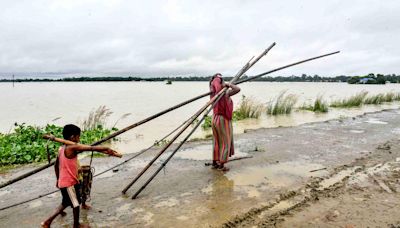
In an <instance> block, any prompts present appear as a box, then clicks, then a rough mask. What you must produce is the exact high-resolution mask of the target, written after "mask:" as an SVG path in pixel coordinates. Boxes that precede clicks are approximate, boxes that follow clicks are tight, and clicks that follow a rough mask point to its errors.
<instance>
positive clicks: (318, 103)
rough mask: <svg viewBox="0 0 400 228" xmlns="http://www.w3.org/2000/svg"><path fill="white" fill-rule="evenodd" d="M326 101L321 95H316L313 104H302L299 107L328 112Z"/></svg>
mask: <svg viewBox="0 0 400 228" xmlns="http://www.w3.org/2000/svg"><path fill="white" fill-rule="evenodd" d="M328 106H329V105H328V103H327V102H326V101H324V100H323V99H322V96H318V97H317V98H316V99H315V101H314V104H313V105H303V106H302V107H300V109H304V110H308V111H312V112H328V110H329V107H328Z"/></svg>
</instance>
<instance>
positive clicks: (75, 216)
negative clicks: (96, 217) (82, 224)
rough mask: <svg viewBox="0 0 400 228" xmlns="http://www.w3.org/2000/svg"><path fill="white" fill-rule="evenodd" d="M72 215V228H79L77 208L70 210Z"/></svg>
mask: <svg viewBox="0 0 400 228" xmlns="http://www.w3.org/2000/svg"><path fill="white" fill-rule="evenodd" d="M72 212H73V214H74V228H79V207H74V208H72Z"/></svg>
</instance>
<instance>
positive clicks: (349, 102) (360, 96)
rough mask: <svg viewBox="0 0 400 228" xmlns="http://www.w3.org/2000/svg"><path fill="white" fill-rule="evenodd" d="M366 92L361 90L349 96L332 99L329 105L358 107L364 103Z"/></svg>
mask: <svg viewBox="0 0 400 228" xmlns="http://www.w3.org/2000/svg"><path fill="white" fill-rule="evenodd" d="M367 94H368V92H367V91H362V92H360V93H357V94H355V95H353V96H351V97H349V98H345V99H340V100H336V101H333V102H332V103H331V105H330V106H331V107H334V108H351V107H360V106H361V105H362V104H364V100H365V98H366V96H367Z"/></svg>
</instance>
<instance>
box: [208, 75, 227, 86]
mask: <svg viewBox="0 0 400 228" xmlns="http://www.w3.org/2000/svg"><path fill="white" fill-rule="evenodd" d="M218 75H220V76H222V74H221V73H216V74H214V75H213V76H212V77H211V79H210V82H209V83H210V86H211V82H212V81H213V80H214V78H216V77H218ZM223 81H224V79H222V77H221V81H220V82H219V83H220V84H222V82H223Z"/></svg>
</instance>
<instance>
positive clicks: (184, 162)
mask: <svg viewBox="0 0 400 228" xmlns="http://www.w3.org/2000/svg"><path fill="white" fill-rule="evenodd" d="M399 113H400V112H399V110H387V111H383V112H377V113H370V114H365V115H362V116H359V117H355V118H348V119H339V120H331V121H325V122H319V123H310V124H304V125H301V126H298V127H280V128H273V129H257V130H248V131H246V133H244V134H240V135H237V136H236V137H235V146H236V149H237V154H236V156H237V157H242V156H249V155H251V156H252V158H249V159H242V160H238V161H233V162H232V163H229V164H228V167H229V168H230V169H231V170H230V171H229V172H226V173H224V172H221V171H218V170H213V169H211V168H210V167H209V166H204V163H205V162H209V158H210V157H211V143H210V141H207V140H206V141H197V142H191V143H188V144H186V145H185V146H184V148H183V149H182V150H181V151H180V152H178V153H177V155H176V156H175V157H174V159H172V160H171V161H170V162H169V163H168V165H167V166H166V168H164V170H163V171H162V172H161V173H160V174H159V175H158V176H157V177H156V178H155V179H154V180H153V182H151V184H150V185H149V186H148V187H147V188H146V189H145V190H144V191H143V192H142V193H141V194H140V195H139V197H138V198H137V199H135V200H132V199H131V198H130V196H132V195H133V194H134V193H135V192H136V190H138V189H139V187H140V186H141V184H142V183H144V181H145V180H146V178H148V177H149V176H150V174H151V172H152V171H154V170H155V168H157V167H158V166H160V165H161V163H160V162H158V163H156V165H155V167H153V168H151V169H150V172H149V173H146V174H145V175H144V176H143V178H141V179H140V181H139V182H138V183H136V184H135V185H134V186H133V187H132V188H131V189H130V190H129V191H128V192H127V194H126V195H122V194H121V190H122V189H123V188H124V187H125V186H126V185H127V184H128V183H129V182H130V180H131V179H133V178H134V177H135V175H136V174H138V173H139V172H140V170H141V168H143V167H144V166H145V165H146V162H148V161H149V160H151V158H152V155H154V154H155V153H156V152H158V150H157V149H154V150H152V151H150V152H148V153H146V154H145V155H143V156H141V157H139V158H138V159H134V160H132V161H131V162H129V163H127V164H126V165H124V166H121V167H119V168H118V170H115V172H112V171H111V172H108V173H106V174H104V175H101V176H99V177H98V178H96V179H95V180H94V184H93V189H92V200H91V202H90V204H91V205H92V207H93V208H92V209H91V210H89V211H82V212H81V220H82V222H85V223H89V224H90V225H91V226H92V227H221V226H222V227H274V226H276V227H338V226H339V227H346V226H347V227H366V226H370V227H376V226H379V227H391V226H393V227H396V226H399V223H400V219H399V218H400V212H399V210H398V208H399V205H400V197H399V195H398V191H400V183H399V177H400V147H399V146H398V145H399V143H400V141H399V140H398V139H397V138H398V137H399V134H400V115H399ZM167 155H168V153H167V154H166V155H163V156H162V157H161V160H165V159H166V156H167ZM127 157H129V156H127ZM120 161H121V160H118V159H115V158H97V159H96V160H95V161H94V166H95V168H96V172H101V171H102V170H104V169H106V168H108V167H111V166H112V165H113V164H116V163H118V162H120ZM85 162H88V161H87V159H86V160H85V159H84V160H83V161H82V163H83V164H84V163H85ZM31 168H32V167H31V166H30V167H23V168H18V169H15V170H12V171H11V172H8V173H6V174H2V175H0V181H1V182H3V181H6V180H8V179H10V178H12V177H13V176H16V175H18V174H20V173H23V172H26V171H27V170H29V169H31ZM310 171H312V172H310ZM54 183H55V177H54V174H53V171H52V170H51V169H48V170H45V171H42V172H40V173H39V174H36V175H34V176H32V177H30V178H28V179H26V180H24V181H21V182H18V183H15V184H13V185H11V186H8V187H6V188H3V189H1V190H0V205H1V207H3V206H6V205H10V204H12V203H15V202H19V201H22V200H25V199H29V198H31V197H35V196H37V195H40V194H43V193H46V192H48V191H51V190H54V189H55V188H54ZM60 200H61V199H60V194H59V193H58V192H57V193H54V194H53V195H50V196H46V197H43V198H41V199H38V200H35V201H32V202H30V203H27V204H24V205H20V206H17V207H13V208H10V209H7V210H3V211H0V224H1V225H0V226H1V227H15V226H17V227H38V224H40V222H41V221H42V220H43V219H45V218H46V216H48V215H49V214H50V213H51V212H52V211H53V210H54V208H56V206H57V205H58V204H59V203H60ZM66 211H67V213H68V214H67V216H65V217H59V218H56V220H55V221H54V224H53V227H64V226H67V227H68V226H70V225H71V224H72V211H71V210H70V209H67V210H66Z"/></svg>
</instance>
